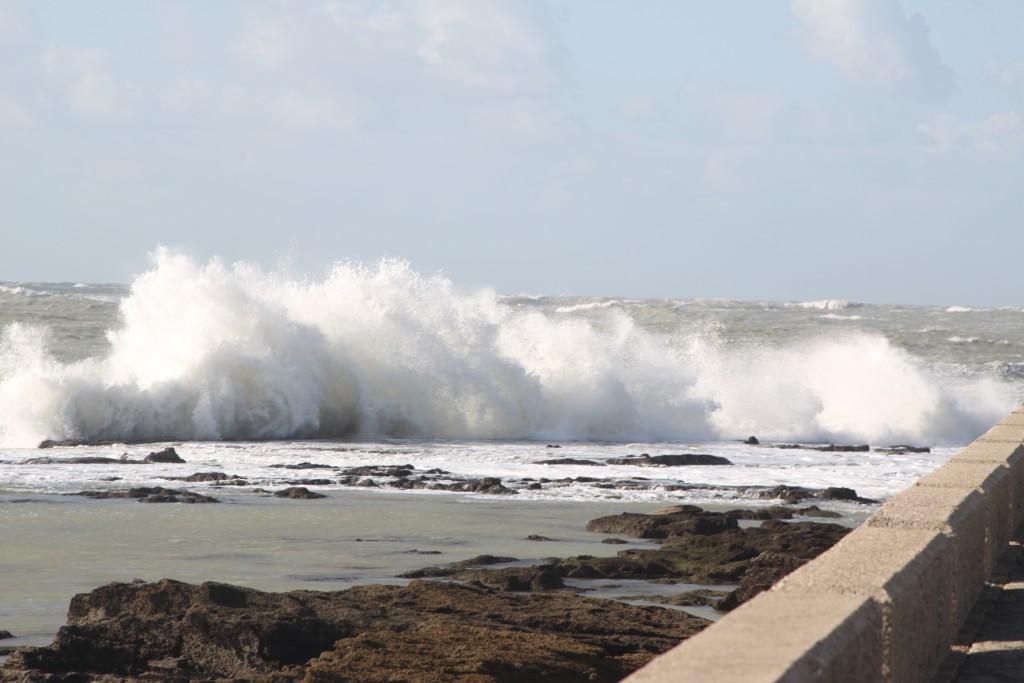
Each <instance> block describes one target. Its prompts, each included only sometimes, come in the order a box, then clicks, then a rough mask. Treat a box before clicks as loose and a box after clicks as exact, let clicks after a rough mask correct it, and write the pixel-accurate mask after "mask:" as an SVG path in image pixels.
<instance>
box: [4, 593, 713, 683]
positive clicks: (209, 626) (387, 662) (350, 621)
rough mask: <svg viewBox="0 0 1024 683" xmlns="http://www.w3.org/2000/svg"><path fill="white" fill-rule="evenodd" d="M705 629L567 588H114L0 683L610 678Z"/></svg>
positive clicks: (77, 601) (18, 656)
mask: <svg viewBox="0 0 1024 683" xmlns="http://www.w3.org/2000/svg"><path fill="white" fill-rule="evenodd" d="M706 623H707V622H705V621H704V620H703V619H699V618H696V617H692V616H690V615H687V614H685V613H684V612H680V611H677V610H667V609H663V608H659V607H636V606H632V605H626V604H622V603H617V602H612V601H607V600H593V599H589V598H582V597H578V596H573V595H569V594H566V593H550V594H543V595H520V594H514V593H508V592H503V591H493V590H489V589H486V588H482V587H479V586H474V585H459V584H452V583H439V582H424V581H414V582H412V583H411V584H409V585H408V586H360V587H357V588H352V589H349V590H347V591H340V592H334V593H318V592H313V591H295V592H291V593H283V594H274V593H263V592H260V591H255V590H251V589H247V588H239V587H235V586H229V585H225V584H218V583H204V584H202V585H189V584H184V583H179V582H175V581H169V580H163V581H160V582H158V583H138V584H110V585H108V586H104V587H102V588H98V589H96V590H94V591H92V592H91V593H86V594H82V595H77V596H75V598H73V600H72V602H71V607H70V610H69V613H68V623H67V625H66V626H64V627H62V628H61V629H60V631H59V632H58V634H57V636H56V638H55V639H54V642H53V644H52V645H51V646H49V647H44V648H22V649H20V650H17V651H16V652H14V653H13V654H12V655H11V656H10V658H9V659H8V661H7V663H6V664H5V665H4V667H3V668H2V669H0V680H2V681H5V682H13V681H30V680H31V681H35V680H40V681H41V680H48V681H51V682H53V683H70V682H71V681H75V682H76V683H77V682H82V683H86V682H93V681H95V682H99V681H110V680H118V681H129V682H133V681H144V680H145V681H168V682H171V683H177V682H182V683H183V682H184V681H213V680H235V681H240V680H249V681H263V682H267V683H270V682H280V683H284V682H289V681H302V680H305V681H314V682H335V681H337V682H339V683H340V682H341V681H363V682H366V683H374V682H377V681H397V680H402V681H409V682H423V683H427V682H435V681H436V682H438V683H440V682H441V681H466V682H467V683H469V682H470V681H472V682H473V683H487V682H499V681H528V680H531V681H532V680H556V681H566V682H574V681H580V682H582V681H608V682H609V683H610V682H612V681H618V680H621V679H622V678H623V677H625V676H626V675H628V674H629V673H630V672H632V671H633V670H635V669H637V668H639V667H640V666H642V665H643V664H645V663H646V662H647V661H648V660H650V659H651V658H653V657H654V656H655V655H657V654H659V653H661V652H663V651H665V650H667V649H669V648H671V647H673V646H674V645H675V644H677V643H678V642H679V641H680V640H682V639H684V638H686V637H688V636H690V635H692V634H694V633H696V632H697V631H699V630H700V629H702V628H703V627H704V626H705V625H706Z"/></svg>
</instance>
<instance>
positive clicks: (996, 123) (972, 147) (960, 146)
mask: <svg viewBox="0 0 1024 683" xmlns="http://www.w3.org/2000/svg"><path fill="white" fill-rule="evenodd" d="M917 131H918V133H920V134H922V135H924V136H925V137H926V138H928V140H929V144H928V145H927V146H926V147H925V150H926V151H927V152H929V153H931V154H939V155H947V154H960V155H965V156H1007V155H1010V154H1011V153H1013V152H1014V151H1016V150H1017V149H1019V148H1020V147H1021V145H1022V143H1024V130H1022V129H1021V125H1020V120H1019V119H1018V118H1017V115H1016V114H1013V113H1005V114H993V115H992V116H989V117H988V118H987V119H985V120H984V121H978V122H970V121H961V120H959V119H957V118H956V117H954V116H951V115H950V114H936V115H935V116H933V117H931V118H930V119H928V121H926V122H924V123H922V124H920V125H919V126H918V127H917Z"/></svg>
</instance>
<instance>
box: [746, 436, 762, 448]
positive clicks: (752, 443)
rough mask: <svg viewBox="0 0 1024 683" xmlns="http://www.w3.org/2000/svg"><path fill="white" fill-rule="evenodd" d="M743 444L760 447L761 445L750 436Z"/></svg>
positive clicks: (754, 437)
mask: <svg viewBox="0 0 1024 683" xmlns="http://www.w3.org/2000/svg"><path fill="white" fill-rule="evenodd" d="M743 443H745V444H747V445H748V446H760V445H761V442H760V441H758V440H757V437H756V436H751V437H749V438H747V440H746V441H744V442H743Z"/></svg>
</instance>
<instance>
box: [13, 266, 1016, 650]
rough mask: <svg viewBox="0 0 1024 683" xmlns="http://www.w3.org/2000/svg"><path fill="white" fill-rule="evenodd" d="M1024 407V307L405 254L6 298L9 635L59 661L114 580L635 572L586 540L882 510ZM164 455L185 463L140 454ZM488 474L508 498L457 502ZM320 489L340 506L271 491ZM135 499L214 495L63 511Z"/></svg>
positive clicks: (329, 583) (167, 271) (52, 286)
mask: <svg viewBox="0 0 1024 683" xmlns="http://www.w3.org/2000/svg"><path fill="white" fill-rule="evenodd" d="M1022 400H1024V310H1022V309H1016V308H1001V309H976V308H966V307H962V306H959V305H957V302H949V304H948V305H944V306H917V305H915V306H911V305H895V304H892V305H877V304H863V303H858V302H849V301H835V300H820V301H799V302H769V301H725V300H694V299H687V298H685V293H684V292H681V293H680V298H678V299H657V300H650V299H644V300H638V299H622V298H609V297H561V296H525V295H524V296H509V295H500V294H498V293H496V292H494V291H491V290H488V289H472V290H470V289H463V288H459V287H457V286H455V285H454V284H453V283H452V282H450V281H449V280H447V279H445V278H443V277H440V276H427V275H423V274H420V273H417V272H416V271H414V270H413V269H412V268H411V267H410V266H409V265H408V264H407V263H405V262H402V261H397V260H390V261H382V262H380V263H374V264H359V263H341V264H338V265H336V266H335V267H334V269H333V270H332V271H331V272H330V273H329V274H328V275H326V276H324V277H320V278H306V277H300V276H294V275H290V274H287V273H285V272H281V271H273V270H266V269H263V268H261V267H259V266H255V265H251V264H234V265H232V264H225V263H221V262H219V261H211V262H197V261H195V260H193V259H191V258H189V257H186V256H182V255H180V254H176V253H173V252H170V251H159V252H157V253H156V254H155V255H154V261H153V266H152V269H151V270H150V271H148V272H146V273H144V274H142V275H140V276H139V277H137V278H136V279H135V281H134V282H132V283H130V284H126V285H120V284H104V285H96V284H84V283H77V284H76V283H26V282H18V283H14V282H7V283H0V630H3V629H6V630H9V631H11V632H13V633H14V634H15V635H16V636H17V638H15V639H14V640H13V641H10V644H13V645H21V644H43V643H45V642H48V640H49V638H50V637H52V635H53V633H54V632H55V631H56V628H57V627H58V626H59V625H60V624H61V623H63V618H64V613H65V611H66V607H67V602H68V600H69V599H70V597H71V596H72V595H73V594H75V593H77V592H82V591H85V590H88V589H90V588H93V587H95V586H98V585H101V584H104V583H108V582H110V581H115V580H118V581H130V580H132V579H134V578H142V579H145V580H156V579H159V578H163V577H169V578H177V579H181V580H188V581H202V580H221V581H228V582H231V583H238V584H243V585H249V586H253V587H255V588H262V589H269V590H285V589H292V588H314V589H339V588H345V587H348V586H351V585H353V584H355V583H360V582H370V581H373V582H391V581H398V579H395V576H396V575H397V574H398V573H400V572H402V571H406V570H408V569H414V568H418V567H422V566H427V565H432V564H442V563H446V562H453V561H458V560H464V559H467V558H469V557H473V556H476V555H480V554H483V553H493V554H502V555H511V556H514V557H517V558H521V560H522V561H524V562H530V561H537V560H538V559H539V558H542V557H548V556H566V555H569V554H593V555H600V554H614V552H615V551H616V550H619V549H621V548H623V547H627V548H628V547H635V546H637V545H643V544H642V543H637V544H634V545H633V546H630V545H627V546H617V547H615V548H610V547H608V546H606V545H605V546H602V544H601V543H600V540H601V539H600V538H593V537H592V536H594V535H593V534H588V532H586V531H585V530H584V528H583V527H584V526H585V523H586V521H587V520H588V519H591V518H594V517H597V516H601V515H605V514H616V513H618V512H622V511H626V510H630V511H646V510H651V509H655V508H658V507H663V506H665V505H672V504H680V503H695V504H699V505H705V506H713V507H751V506H757V505H766V504H772V503H773V502H774V503H777V502H778V501H777V500H775V501H773V500H770V499H765V498H764V495H765V491H767V490H770V489H772V488H773V487H775V486H779V485H787V486H801V487H807V488H812V489H822V488H826V487H848V488H851V489H854V490H855V491H856V492H857V494H858V495H859V496H861V497H865V498H870V499H873V500H876V501H883V500H885V499H886V498H888V497H890V496H892V495H893V494H895V493H898V492H899V491H901V490H903V489H904V488H906V487H907V486H909V485H911V484H912V483H913V481H915V480H916V479H917V478H918V477H920V476H922V475H923V474H925V473H927V472H929V471H930V470H932V469H933V468H935V467H936V466H938V465H939V464H941V463H942V462H943V461H945V459H946V458H948V457H949V456H950V455H952V454H953V453H955V452H957V451H958V450H959V449H961V448H962V447H963V446H965V445H966V444H968V443H970V442H971V441H972V440H973V439H975V438H976V437H977V436H979V435H980V434H981V433H983V432H984V431H985V430H986V429H988V427H990V426H991V425H992V424H994V423H995V422H997V421H998V420H1000V419H1002V418H1003V417H1004V416H1005V415H1006V414H1007V413H1009V412H1010V411H1012V410H1014V409H1015V408H1016V407H1017V406H1018V405H1019V404H1020V403H1021V402H1022ZM750 437H756V441H757V443H756V444H755V443H754V442H753V440H751V439H750ZM44 441H54V442H58V443H63V444H65V445H58V446H55V447H52V448H45V449H41V448H38V446H39V445H40V444H41V443H43V442H44ZM71 444H75V445H71ZM829 445H834V446H859V447H862V448H861V450H856V451H846V450H836V449H829V450H825V449H824V447H826V446H829ZM865 446H866V447H868V448H869V450H863V447H865ZM895 446H904V447H905V446H913V447H914V448H913V449H897V450H896V451H892V450H891V448H892V447H895ZM167 447H171V448H174V449H175V451H176V453H177V454H178V455H179V456H180V457H181V458H182V459H183V460H184V461H185V462H184V463H169V464H136V463H135V462H133V461H138V460H142V459H144V458H145V456H146V455H147V454H149V453H151V452H156V451H160V450H162V449H164V448H167ZM643 454H648V455H650V456H658V455H686V454H710V455H716V456H720V457H724V458H726V459H728V461H729V462H731V463H732V464H731V465H725V466H723V465H687V466H640V465H639V464H637V462H630V461H629V459H631V458H638V457H639V456H641V455H643ZM623 458H625V459H626V460H627V462H625V463H623V464H612V463H610V462H609V461H611V460H617V461H618V460H621V459H623ZM83 460H84V461H83ZM559 460H561V461H563V462H562V463H558V462H555V463H554V464H552V463H551V462H550V461H559ZM542 461H547V464H544V463H543V462H542ZM581 462H582V463H590V464H579V463H581ZM398 466H401V467H398ZM389 467H390V468H391V469H390V470H389V469H388V468H389ZM356 468H363V469H360V470H357V469H356ZM403 468H404V469H407V470H411V472H412V474H411V475H409V476H406V477H405V482H406V483H407V482H409V481H415V480H416V477H417V476H421V477H424V479H423V480H422V482H423V485H422V486H420V487H415V486H409V485H402V486H399V485H398V484H396V481H398V478H397V477H396V476H393V473H394V472H395V471H396V469H403ZM355 471H359V472H365V473H367V474H361V475H359V476H358V477H357V478H358V481H359V483H358V485H355V484H354V482H355V479H352V478H351V477H347V476H346V474H345V473H346V472H355ZM198 472H205V473H210V472H214V473H220V474H223V475H226V476H229V477H230V478H231V479H233V480H234V481H235V482H236V484H237V482H244V483H243V484H237V485H233V486H225V485H223V482H222V481H221V482H218V481H203V482H184V481H183V479H184V478H185V477H188V476H189V475H192V474H195V473H198ZM485 479H487V480H500V482H501V485H502V487H504V488H505V489H507V490H506V491H505V492H503V493H478V492H466V491H457V490H452V489H453V488H454V489H457V488H459V484H458V483H459V482H464V483H465V482H471V483H472V482H480V481H482V480H485ZM298 484H301V485H303V486H305V487H306V488H307V489H309V490H310V491H313V492H318V493H322V494H325V495H326V496H327V497H326V498H323V499H318V500H291V499H281V498H277V497H274V496H273V495H272V494H273V492H274V491H276V490H281V489H283V488H286V487H288V486H292V485H298ZM141 487H165V488H174V489H184V488H187V489H188V490H189V491H192V492H195V493H199V494H202V495H206V496H211V497H215V498H217V499H218V500H220V501H221V503H220V504H217V505H185V504H180V503H179V504H173V503H169V504H159V505H156V504H154V505H143V504H139V503H138V502H136V499H133V498H113V499H107V498H95V497H84V496H80V495H68V494H78V493H81V492H84V491H92V492H111V491H118V490H125V489H130V488H141ZM463 488H465V487H463ZM817 504H818V505H820V506H821V507H826V508H831V509H833V510H835V511H838V512H840V513H841V514H843V515H844V523H849V524H856V523H858V521H860V520H861V519H863V518H864V516H866V515H867V514H869V513H870V511H871V510H873V509H874V508H875V507H877V503H875V504H871V503H867V504H865V503H856V502H850V501H824V502H820V503H817ZM533 534H537V535H543V536H545V537H551V538H553V539H554V540H553V541H551V542H548V543H537V542H533V541H528V540H526V537H527V536H529V535H533ZM427 555H429V556H427ZM596 588H597V589H599V590H598V592H597V594H601V591H600V589H601V587H600V586H597V587H596ZM608 590H611V591H612V592H614V590H613V589H610V588H609V589H608ZM623 590H625V589H623ZM629 590H630V591H633V592H634V593H635V592H636V591H637V590H654V588H651V587H629ZM676 590H679V588H678V587H676ZM5 644H6V643H5Z"/></svg>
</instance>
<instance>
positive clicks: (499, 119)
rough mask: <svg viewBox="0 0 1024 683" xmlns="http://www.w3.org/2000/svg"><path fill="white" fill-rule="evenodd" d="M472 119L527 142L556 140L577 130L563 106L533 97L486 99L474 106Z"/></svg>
mask: <svg viewBox="0 0 1024 683" xmlns="http://www.w3.org/2000/svg"><path fill="white" fill-rule="evenodd" d="M473 119H474V120H475V121H476V123H477V125H478V126H479V127H480V128H482V129H483V130H484V131H487V132H488V133H490V134H492V135H511V136H514V137H517V138H520V139H523V140H525V141H528V142H540V143H544V142H559V141H564V140H565V139H566V138H568V137H570V136H572V135H574V134H576V133H578V132H579V125H578V123H577V122H576V121H575V120H574V119H573V117H572V116H571V115H570V114H569V112H568V111H566V110H565V109H564V108H562V107H560V106H557V105H553V104H549V103H547V102H544V101H542V100H537V99H533V98H520V99H516V100H511V101H501V102H488V103H484V104H481V105H479V106H477V107H476V108H475V109H474V110H473Z"/></svg>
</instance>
